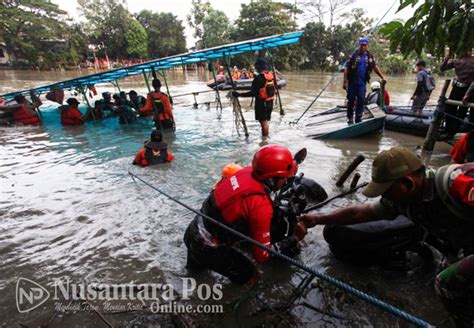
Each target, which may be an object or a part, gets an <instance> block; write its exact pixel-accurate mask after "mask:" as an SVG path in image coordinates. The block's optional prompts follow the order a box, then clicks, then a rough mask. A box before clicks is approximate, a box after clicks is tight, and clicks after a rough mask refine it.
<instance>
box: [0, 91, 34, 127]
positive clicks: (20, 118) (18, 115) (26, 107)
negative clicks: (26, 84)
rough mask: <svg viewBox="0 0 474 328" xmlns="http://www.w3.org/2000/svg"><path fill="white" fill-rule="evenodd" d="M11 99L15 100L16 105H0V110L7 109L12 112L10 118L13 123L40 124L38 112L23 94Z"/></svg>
mask: <svg viewBox="0 0 474 328" xmlns="http://www.w3.org/2000/svg"><path fill="white" fill-rule="evenodd" d="M13 99H14V100H15V101H16V103H17V104H16V105H13V106H0V110H9V111H11V112H12V114H11V115H12V116H11V119H12V121H13V123H15V124H22V125H40V124H41V120H40V118H39V116H38V113H37V112H36V111H35V108H34V106H33V105H32V104H31V103H29V102H28V100H26V98H25V96H23V95H16V96H15V97H14V98H13Z"/></svg>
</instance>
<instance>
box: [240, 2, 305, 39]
mask: <svg viewBox="0 0 474 328" xmlns="http://www.w3.org/2000/svg"><path fill="white" fill-rule="evenodd" d="M295 10H296V9H295V7H294V6H293V5H292V4H289V3H283V2H272V1H271V0H258V1H253V2H251V3H249V4H248V5H246V4H242V7H241V9H240V17H239V18H238V19H237V21H236V25H237V30H236V36H237V38H238V39H239V40H245V39H250V38H254V37H259V36H268V35H273V34H280V33H286V32H292V31H296V30H297V27H298V26H297V25H296V22H295V21H294V20H293V18H292V14H293V13H294V12H295Z"/></svg>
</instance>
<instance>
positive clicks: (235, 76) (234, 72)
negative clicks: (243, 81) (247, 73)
mask: <svg viewBox="0 0 474 328" xmlns="http://www.w3.org/2000/svg"><path fill="white" fill-rule="evenodd" d="M232 80H240V72H239V69H238V68H237V66H234V68H233V70H232Z"/></svg>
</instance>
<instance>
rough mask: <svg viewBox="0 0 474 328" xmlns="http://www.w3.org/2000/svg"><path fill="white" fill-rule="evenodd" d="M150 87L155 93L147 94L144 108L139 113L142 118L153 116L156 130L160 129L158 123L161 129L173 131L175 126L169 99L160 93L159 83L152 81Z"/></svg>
mask: <svg viewBox="0 0 474 328" xmlns="http://www.w3.org/2000/svg"><path fill="white" fill-rule="evenodd" d="M152 86H153V89H154V90H155V91H153V92H151V93H149V94H148V96H147V98H146V103H145V106H143V108H142V109H141V110H140V113H141V114H142V115H144V116H151V115H153V121H154V122H155V127H156V128H157V129H159V128H160V122H161V126H162V127H163V129H175V128H176V124H175V122H174V117H173V111H172V109H171V103H170V98H169V97H168V95H167V94H165V93H163V92H161V91H160V89H161V81H160V80H158V79H153V82H152Z"/></svg>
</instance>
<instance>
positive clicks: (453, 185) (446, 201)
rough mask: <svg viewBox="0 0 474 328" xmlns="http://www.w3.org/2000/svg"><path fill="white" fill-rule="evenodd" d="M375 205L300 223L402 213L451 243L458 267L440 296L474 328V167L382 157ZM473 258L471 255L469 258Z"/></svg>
mask: <svg viewBox="0 0 474 328" xmlns="http://www.w3.org/2000/svg"><path fill="white" fill-rule="evenodd" d="M363 194H364V195H365V196H367V197H369V198H375V197H379V196H381V198H380V199H379V200H378V201H377V202H375V203H371V204H360V205H354V206H350V207H346V208H343V209H340V210H337V211H334V212H331V213H325V214H314V215H304V216H301V217H300V218H299V220H300V221H301V222H304V223H305V224H306V227H307V228H311V227H314V226H316V225H325V224H341V225H350V224H356V223H362V222H368V221H376V220H387V219H388V220H390V219H395V218H396V217H397V216H398V215H400V214H402V215H405V216H406V217H408V218H409V219H410V220H412V221H413V222H414V223H416V224H418V225H420V226H422V227H423V228H424V229H426V230H427V231H428V232H429V233H430V234H431V235H433V236H434V237H436V238H438V239H439V240H441V241H443V242H444V243H445V244H446V247H445V249H443V250H440V251H443V253H445V254H444V255H446V257H447V258H449V259H451V260H452V262H455V261H456V260H458V258H457V255H458V254H460V253H461V250H462V251H463V252H462V254H463V256H464V258H463V259H461V260H460V261H459V262H457V263H454V264H452V265H451V266H449V267H448V268H447V269H445V270H444V271H443V272H441V273H440V274H439V275H438V277H437V279H436V283H435V287H436V291H437V293H438V295H439V296H440V297H441V299H442V301H443V303H444V304H445V305H446V307H447V309H448V310H449V311H450V313H451V314H452V317H453V319H454V320H455V321H456V324H457V325H458V326H466V327H473V325H474V255H470V254H473V253H474V163H466V164H462V165H446V166H443V167H441V168H439V169H438V170H432V169H426V168H425V167H424V166H423V163H422V162H421V160H420V159H419V158H418V157H417V156H416V155H415V154H414V153H413V152H411V151H410V150H408V149H406V148H402V147H394V148H391V149H389V150H385V151H382V152H381V153H380V154H378V155H377V156H376V157H375V159H374V161H373V166H372V181H371V182H370V183H369V185H368V186H367V187H366V189H365V190H364V191H363ZM468 255H470V256H468Z"/></svg>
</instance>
